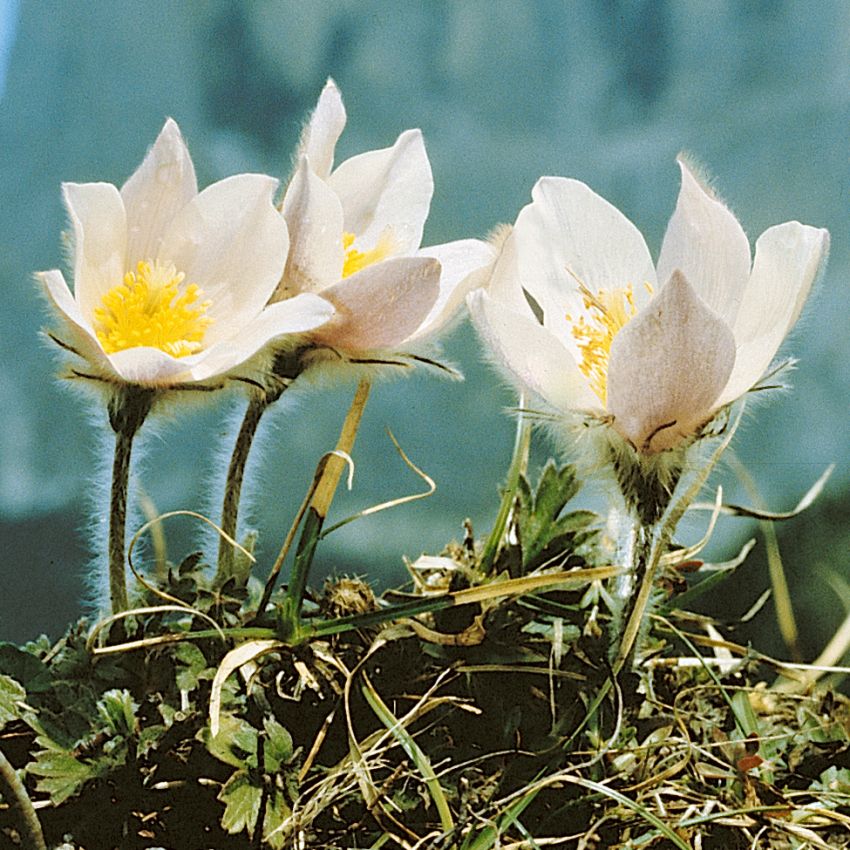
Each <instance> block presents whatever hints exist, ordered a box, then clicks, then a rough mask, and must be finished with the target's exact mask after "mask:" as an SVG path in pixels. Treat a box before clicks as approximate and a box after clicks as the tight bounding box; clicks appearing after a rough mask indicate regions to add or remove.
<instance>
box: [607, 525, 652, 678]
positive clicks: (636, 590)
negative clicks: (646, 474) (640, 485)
mask: <svg viewBox="0 0 850 850" xmlns="http://www.w3.org/2000/svg"><path fill="white" fill-rule="evenodd" d="M630 519H631V528H630V529H629V532H628V535H627V538H626V545H625V546H624V547H623V554H624V559H623V560H624V561H625V564H626V565H627V570H628V571H627V572H626V573H624V574H623V575H622V576H618V577H617V578H616V579H615V580H614V588H615V595H616V597H617V601H618V602H620V603H621V604H622V609H621V610H620V611H618V612H617V630H616V631H617V641H616V643H615V644H614V645H615V646H616V648H617V653H616V655H615V656H614V660H613V665H612V666H613V669H614V673H615V674H616V673H619V671H620V670H621V669H623V668H624V667H631V665H632V662H633V661H634V656H635V653H636V652H637V650H638V649H639V645H640V640H639V638H640V635H641V632H642V630H643V628H644V626H645V624H646V622H647V611H648V606H649V602H650V597H651V595H652V591H653V589H654V585H655V575H656V572H657V570H658V565H659V563H660V562H661V551H660V547H659V535H658V527H657V526H656V525H645V524H644V523H643V522H641V520H640V519H639V518H637V517H634V516H631V517H630Z"/></svg>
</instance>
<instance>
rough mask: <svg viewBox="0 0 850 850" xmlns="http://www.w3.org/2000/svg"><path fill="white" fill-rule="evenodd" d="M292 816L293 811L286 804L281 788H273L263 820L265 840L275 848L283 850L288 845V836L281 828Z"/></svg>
mask: <svg viewBox="0 0 850 850" xmlns="http://www.w3.org/2000/svg"><path fill="white" fill-rule="evenodd" d="M291 815H292V809H291V808H290V807H289V804H288V803H287V802H286V798H285V797H284V796H283V792H282V791H281V790H280V788H272V791H271V794H269V799H268V802H267V803H266V816H265V818H263V840H264V841H265V842H266V843H267V844H268V845H269V846H270V847H272V848H273V850H281V848H283V847H284V846H285V845H286V842H287V834H286V832H284V831H283V830H282V829H281V828H280V827H281V826H283V824H284V823H286V821H287V820H288V819H289V817H290V816H291Z"/></svg>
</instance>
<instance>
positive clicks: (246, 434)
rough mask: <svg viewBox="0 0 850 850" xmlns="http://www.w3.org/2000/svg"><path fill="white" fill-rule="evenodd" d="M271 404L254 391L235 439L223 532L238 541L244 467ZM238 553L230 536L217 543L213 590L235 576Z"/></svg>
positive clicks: (225, 498) (222, 523)
mask: <svg viewBox="0 0 850 850" xmlns="http://www.w3.org/2000/svg"><path fill="white" fill-rule="evenodd" d="M270 404H271V402H270V401H269V397H268V396H267V395H266V393H265V392H262V391H258V392H252V393H251V396H250V398H249V399H248V407H247V409H246V410H245V417H244V418H243V420H242V425H241V427H240V428H239V434H238V436H237V437H236V444H235V445H234V447H233V454H232V455H231V457H230V466H229V467H228V468H227V481H226V482H225V485H224V501H223V504H222V508H221V530H222V531H223V532H224V533H225V534H226V535H227V536H228V537H230V538H232V539H233V540H236V532H237V524H238V521H239V501H240V498H241V496H242V482H243V480H244V478H245V466H246V465H247V463H248V455H249V454H250V452H251V446H252V444H253V442H254V437H255V436H256V434H257V428H258V427H259V424H260V419H262V417H263V414H264V413H265V412H266V409H267V408H268V407H269V405H270ZM235 557H236V553H235V552H234V549H233V546H232V544H231V543H230V541H229V540H228V539H227V537H224V536H221V537H220V538H219V543H218V570H217V572H216V574H215V579H214V581H213V586H214V587H221V586H222V585H223V584H224V583H225V582H226V581H227V580H228V579H229V578H230V577H231V576H232V575H233V568H234V561H235Z"/></svg>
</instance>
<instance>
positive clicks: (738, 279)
mask: <svg viewBox="0 0 850 850" xmlns="http://www.w3.org/2000/svg"><path fill="white" fill-rule="evenodd" d="M679 165H680V167H681V172H682V185H681V190H680V193H679V199H678V203H677V205H676V209H675V212H674V213H673V216H672V218H671V219H670V222H669V224H668V227H667V231H666V235H665V237H664V241H663V244H662V247H661V253H660V256H659V259H658V264H657V266H656V265H654V264H653V262H652V259H651V258H650V254H649V251H648V249H647V247H646V243H645V242H644V239H643V237H642V236H641V234H640V233H639V231H638V230H637V229H636V228H635V227H634V225H633V224H632V223H631V222H630V221H628V219H626V217H625V216H624V215H623V214H622V213H620V212H619V211H618V210H617V209H615V208H614V207H613V206H612V205H611V204H609V203H608V202H607V201H605V200H603V199H602V198H601V197H599V195H597V194H595V193H594V192H592V191H591V190H590V189H589V188H588V187H587V186H586V185H585V184H584V183H581V182H579V181H577V180H568V179H564V178H559V177H543V178H541V179H540V180H539V181H538V183H537V184H536V185H535V187H534V189H533V191H532V199H533V200H532V203H531V204H529V205H528V206H526V207H525V208H524V209H523V210H522V211H521V212H520V214H519V217H518V218H517V221H516V225H515V227H514V228H513V230H512V232H511V234H510V235H509V236H508V238H507V239H506V240H505V242H504V244H503V246H502V250H501V254H500V256H499V259H498V261H497V264H496V267H495V270H494V273H493V276H492V279H491V282H490V285H489V291H485V290H478V291H476V292H474V293H473V294H472V295H471V296H470V298H469V304H470V309H471V312H472V316H473V319H474V321H475V324H476V326H477V328H478V330H479V331H480V333H481V335H482V337H483V338H484V340H485V341H486V343H487V345H488V347H489V349H490V350H491V352H492V354H493V356H494V358H495V360H496V362H497V363H498V364H499V365H500V366H501V367H503V369H504V370H505V371H506V372H507V373H508V374H509V375H510V376H512V377H513V378H514V379H515V380H516V381H517V382H518V383H519V384H520V386H522V387H524V388H527V389H529V390H531V391H532V392H534V393H535V394H536V395H537V396H538V397H539V398H540V399H542V400H543V401H544V402H545V403H547V405H548V406H549V407H551V408H552V409H553V410H554V411H555V412H556V413H558V414H560V415H562V416H563V417H564V420H565V421H566V422H570V421H574V420H575V419H585V421H586V418H587V417H592V418H595V419H598V420H603V421H605V422H608V423H610V425H611V427H612V428H613V429H614V430H615V431H616V432H617V433H618V434H619V435H620V436H621V437H622V438H623V439H624V440H625V441H626V442H627V443H628V444H629V445H630V446H631V447H632V449H634V451H635V452H636V453H637V454H638V455H639V456H642V457H645V458H646V457H650V456H652V455H655V454H657V453H660V452H663V451H665V450H669V449H673V448H676V447H679V446H686V445H687V444H689V442H691V441H692V440H693V439H694V438H695V437H696V436H697V435H698V434H699V433H700V432H701V429H702V428H703V426H704V425H705V424H706V423H707V422H709V421H710V420H712V418H713V417H714V416H715V414H716V413H717V412H718V411H719V410H721V409H722V408H724V407H725V406H727V405H729V404H730V403H732V402H734V401H735V400H736V399H737V398H738V397H739V396H741V395H743V394H744V393H746V392H747V391H748V390H749V389H751V388H752V387H753V386H754V385H755V384H756V383H757V382H758V381H759V379H760V378H761V377H762V375H763V374H764V372H765V371H766V369H767V368H768V366H769V365H770V363H771V361H772V360H773V358H774V356H775V355H776V352H777V349H778V348H779V346H780V344H781V343H782V340H783V339H784V337H785V335H786V334H787V332H788V331H789V330H790V328H791V327H792V325H793V324H794V323H795V321H796V320H797V317H798V316H799V314H800V311H801V309H802V307H803V303H804V302H805V300H806V296H807V295H808V293H809V290H810V288H811V286H812V283H813V281H814V280H815V278H816V276H817V273H818V269H819V268H820V266H821V264H822V261H823V259H824V257H825V256H826V253H827V249H828V245H829V234H828V233H827V231H826V230H822V229H818V228H814V227H809V226H807V225H803V224H800V223H798V222H796V221H791V222H786V223H785V224H780V225H777V226H775V227H771V228H769V229H768V230H766V231H765V232H764V233H763V234H762V235H761V236H760V237H759V239H758V240H757V242H756V248H755V258H754V259H753V260H752V261H751V258H750V247H749V242H748V240H747V237H746V235H745V234H744V231H743V230H742V228H741V226H740V224H739V223H738V221H737V219H736V218H735V216H734V215H733V214H732V213H731V212H730V211H729V209H728V208H727V207H726V206H724V204H723V203H722V202H721V201H720V200H718V199H717V198H716V197H715V196H714V194H713V193H712V192H711V190H710V189H708V188H707V187H706V186H705V185H704V184H702V183H701V182H700V181H699V179H698V178H697V177H696V176H695V174H694V173H693V171H692V170H691V168H690V167H689V166H688V164H687V163H686V162H685V161H684V160H681V159H680V161H679Z"/></svg>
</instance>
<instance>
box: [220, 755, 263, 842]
mask: <svg viewBox="0 0 850 850" xmlns="http://www.w3.org/2000/svg"><path fill="white" fill-rule="evenodd" d="M262 796H263V789H262V788H261V787H260V786H259V785H255V784H254V783H252V782H251V779H250V777H249V776H248V774H247V773H246V772H245V771H244V770H237V771H236V773H234V774H233V776H231V777H230V779H228V780H227V782H226V783H225V785H224V787H223V788H222V789H221V791H220V792H219V795H218V799H219V800H220V801H221V802H222V803H224V814H222V816H221V827H222V829H224V830H225V831H226V832H229V833H230V834H231V835H235V834H236V833H237V832H242V831H243V830H247V831H248V837H249V838H253V836H254V825H255V824H256V823H257V815H259V813H260V801H261V799H262Z"/></svg>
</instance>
